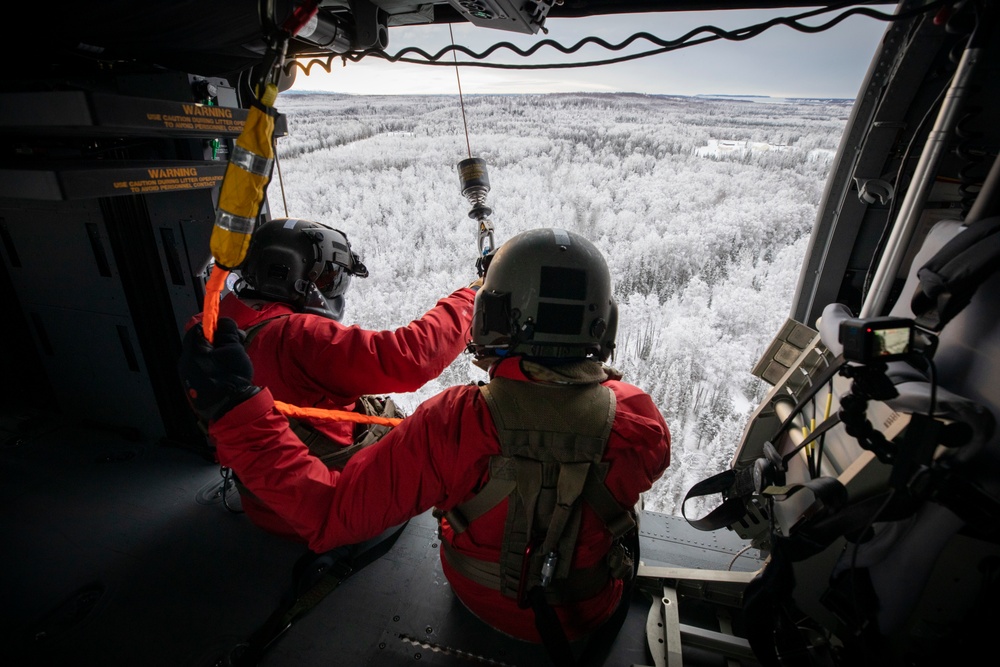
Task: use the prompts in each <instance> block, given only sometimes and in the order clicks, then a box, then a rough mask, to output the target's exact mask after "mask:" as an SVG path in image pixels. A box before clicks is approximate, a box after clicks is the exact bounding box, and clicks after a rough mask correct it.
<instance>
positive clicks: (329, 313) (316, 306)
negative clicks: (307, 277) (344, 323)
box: [302, 283, 347, 322]
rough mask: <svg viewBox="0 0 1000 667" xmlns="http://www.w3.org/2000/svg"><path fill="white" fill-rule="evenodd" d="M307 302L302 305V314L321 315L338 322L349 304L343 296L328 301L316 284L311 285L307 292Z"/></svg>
mask: <svg viewBox="0 0 1000 667" xmlns="http://www.w3.org/2000/svg"><path fill="white" fill-rule="evenodd" d="M305 297H306V298H305V301H304V302H303V304H302V312H303V313H309V314H311V315H319V316H320V317H325V318H327V319H330V320H336V321H337V322H339V321H340V319H341V318H342V317H343V316H344V306H345V305H346V304H347V301H346V299H344V296H343V295H339V296H335V297H333V298H331V299H327V298H326V297H325V296H323V293H322V292H320V291H319V288H318V287H316V284H315V283H309V285H308V286H307V287H306V290H305Z"/></svg>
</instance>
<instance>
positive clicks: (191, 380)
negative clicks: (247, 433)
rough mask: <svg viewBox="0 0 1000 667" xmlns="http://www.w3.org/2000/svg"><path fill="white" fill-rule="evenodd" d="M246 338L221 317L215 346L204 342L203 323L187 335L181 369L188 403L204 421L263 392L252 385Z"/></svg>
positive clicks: (215, 417) (228, 320) (224, 412)
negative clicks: (244, 347) (245, 344)
mask: <svg viewBox="0 0 1000 667" xmlns="http://www.w3.org/2000/svg"><path fill="white" fill-rule="evenodd" d="M243 337H244V334H243V332H242V331H240V330H239V329H238V328H237V327H236V322H235V321H233V320H231V319H230V318H228V317H221V318H219V322H218V326H217V328H216V331H215V345H214V346H213V345H211V344H210V343H209V342H208V341H207V340H205V334H204V333H203V332H202V327H201V324H196V325H195V326H193V327H191V329H190V330H188V332H187V334H186V335H185V336H184V344H183V347H182V349H181V359H180V363H179V364H178V370H179V371H180V376H181V381H182V382H183V383H184V391H185V393H186V394H187V397H188V402H189V403H191V407H192V408H194V411H195V412H196V413H198V416H199V417H201V418H202V419H203V420H206V421H213V420H215V419H218V418H219V417H221V416H222V415H224V414H226V413H227V412H229V410H231V409H232V408H234V407H236V406H237V405H239V404H240V403H242V402H243V401H245V400H246V399H248V398H250V397H251V396H253V395H254V394H256V393H257V392H258V391H260V387H256V386H254V385H253V382H252V380H253V364H252V363H251V362H250V357H249V356H247V352H246V350H245V349H243Z"/></svg>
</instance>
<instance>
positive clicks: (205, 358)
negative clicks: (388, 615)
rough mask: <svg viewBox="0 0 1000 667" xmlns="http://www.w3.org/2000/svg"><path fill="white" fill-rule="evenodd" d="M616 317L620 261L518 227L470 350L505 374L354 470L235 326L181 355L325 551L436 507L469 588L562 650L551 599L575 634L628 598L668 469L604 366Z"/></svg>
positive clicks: (227, 450)
mask: <svg viewBox="0 0 1000 667" xmlns="http://www.w3.org/2000/svg"><path fill="white" fill-rule="evenodd" d="M616 329H617V306H616V303H615V300H614V298H613V296H612V292H611V280H610V275H609V273H608V268H607V264H606V263H605V260H604V258H603V256H602V255H601V254H600V252H599V251H598V250H597V249H596V248H595V247H594V245H593V244H592V243H590V242H589V241H588V240H586V239H585V238H583V237H581V236H579V235H578V234H575V233H573V232H568V231H565V230H562V229H536V230H532V231H529V232H525V233H523V234H519V235H517V236H515V237H513V238H511V239H510V240H509V241H507V242H506V243H505V244H503V245H502V246H501V247H500V248H499V249H498V250H497V252H496V254H495V256H494V257H493V259H492V263H491V264H490V265H489V268H488V271H487V272H486V276H485V281H484V285H483V287H482V288H481V289H480V290H479V291H478V293H477V295H476V298H475V311H474V315H473V323H472V331H471V337H472V345H471V346H470V349H471V350H472V351H473V353H474V355H475V357H476V363H477V364H479V365H481V366H482V367H484V368H487V369H488V372H489V377H490V381H489V382H488V383H485V384H481V385H478V386H477V385H474V384H473V385H466V386H457V387H451V388H449V389H446V390H445V391H443V392H441V393H440V394H438V395H437V396H435V397H433V398H431V399H429V400H427V401H425V402H424V403H423V404H422V405H420V406H419V407H418V408H417V409H416V410H415V411H414V412H413V414H412V415H410V416H408V417H406V418H405V419H404V420H403V422H402V423H401V424H400V425H398V426H396V427H395V428H393V429H392V431H391V432H390V433H389V434H388V435H387V436H386V437H384V438H383V439H382V440H380V441H379V442H378V443H376V444H375V445H373V446H371V447H368V448H365V449H364V450H362V451H361V452H359V453H358V454H356V455H355V456H354V457H353V458H352V459H351V460H350V461H349V462H348V464H347V465H346V467H345V468H344V469H343V470H342V471H336V470H329V469H327V467H326V466H324V465H323V464H322V463H320V462H319V461H318V460H316V459H315V458H314V457H312V456H310V455H309V452H308V450H307V449H306V447H304V446H303V445H302V443H301V442H300V441H299V440H298V438H296V437H294V435H292V433H291V432H290V431H289V430H288V426H287V424H286V420H285V418H284V417H283V416H282V415H281V414H279V413H278V412H276V411H275V409H274V406H273V401H272V392H271V391H270V390H269V388H267V387H265V388H263V389H260V388H259V385H263V384H265V383H264V382H262V381H261V380H262V378H261V376H259V375H254V368H253V367H252V366H251V364H250V363H249V361H248V360H247V359H246V355H245V354H244V353H243V352H242V347H240V345H239V344H238V333H237V332H236V327H235V326H234V323H233V322H232V321H230V320H225V319H223V320H220V321H219V326H218V332H217V334H216V338H215V346H214V347H212V346H210V345H208V344H207V343H206V342H205V340H204V337H203V336H202V335H201V332H200V327H196V328H195V329H194V330H192V331H190V332H189V333H188V335H187V337H186V338H185V342H184V352H183V355H182V359H181V366H180V367H181V376H182V378H183V380H184V382H185V384H186V387H187V389H188V392H189V395H191V396H192V401H193V402H192V404H193V406H194V408H195V409H196V410H197V411H198V412H199V413H200V414H201V415H202V417H203V418H205V419H207V420H208V421H209V423H210V428H209V433H210V436H211V438H212V439H213V441H214V442H215V444H216V446H217V448H218V449H217V451H218V456H219V459H220V461H222V462H223V463H224V464H225V465H228V466H231V467H232V468H233V469H234V470H235V471H237V472H238V473H239V475H240V477H241V479H243V481H244V483H245V484H246V485H247V486H248V487H250V488H251V489H252V490H253V492H254V493H256V494H257V495H259V496H260V497H261V498H263V499H264V500H265V501H266V502H267V503H268V504H269V505H270V506H271V507H273V508H274V509H275V511H276V512H278V513H279V514H280V515H281V516H282V517H283V518H284V519H285V520H286V521H287V522H288V523H289V524H290V525H291V526H292V527H293V528H294V529H295V530H296V531H297V532H298V533H299V534H300V535H301V536H302V537H303V538H305V539H306V540H307V541H308V544H309V547H310V548H311V549H312V550H314V551H317V552H322V551H326V550H329V549H332V548H335V547H337V546H340V545H344V544H351V543H358V542H361V541H363V540H366V539H370V538H372V537H374V536H377V535H379V534H380V533H382V531H384V530H386V529H388V528H390V527H392V526H396V525H399V524H400V523H402V522H404V521H406V520H407V519H409V518H412V517H414V516H416V515H418V514H421V513H423V512H425V511H427V510H430V509H433V510H434V513H435V515H437V516H438V517H439V520H440V525H441V534H442V540H441V542H442V545H441V564H442V568H443V570H444V573H445V575H446V577H447V579H448V581H449V582H450V584H451V586H452V588H453V590H454V592H455V594H456V595H457V596H458V598H459V599H460V600H461V601H462V602H463V603H464V604H465V606H466V607H467V608H468V609H469V610H471V611H472V612H473V613H474V614H475V615H477V616H478V617H479V618H481V619H482V620H484V621H485V622H487V623H489V624H490V625H492V626H493V627H495V628H497V629H499V630H500V631H502V632H504V633H506V634H508V635H512V636H514V637H517V638H520V639H524V640H527V641H533V642H538V641H544V642H545V643H546V646H547V647H548V645H549V638H547V637H545V636H543V635H544V634H545V632H547V631H546V630H545V627H551V623H549V624H548V625H546V624H544V623H542V624H540V623H538V619H539V618H542V617H545V616H546V615H548V617H552V614H551V612H552V611H554V612H555V614H554V617H555V618H557V619H558V622H557V625H558V626H559V628H558V631H559V632H561V633H562V635H563V637H562V639H563V640H567V639H568V640H573V639H574V638H577V637H581V636H583V635H586V634H588V633H591V632H592V631H594V630H595V629H596V628H598V627H599V626H600V625H601V624H602V623H604V622H605V621H606V620H607V619H608V618H609V617H610V616H611V615H612V613H613V612H614V611H615V609H616V607H617V606H618V603H619V600H620V599H621V598H622V592H623V582H626V581H628V580H629V578H630V576H631V575H632V574H633V567H634V563H633V562H631V561H630V558H629V556H630V554H629V553H628V552H627V551H626V550H625V549H624V548H623V546H622V545H623V543H624V542H625V540H626V539H627V538H628V537H629V536H631V537H633V538H634V537H635V536H636V534H637V531H636V527H635V517H636V513H635V511H634V510H635V508H636V506H637V503H638V501H639V500H640V495H641V494H642V493H643V492H645V491H647V490H648V489H649V488H650V487H651V486H652V484H653V482H654V481H656V480H657V479H658V478H659V477H660V475H661V474H663V472H664V470H665V469H666V468H667V466H668V464H669V459H670V432H669V430H668V428H667V425H666V423H665V422H664V419H663V417H662V415H661V413H660V411H659V409H658V408H657V407H656V405H654V403H653V401H652V400H651V398H650V397H649V395H647V394H646V393H644V392H643V391H642V390H640V389H639V388H637V387H635V386H633V385H630V384H627V383H625V382H623V381H622V379H621V375H620V374H619V373H618V372H617V371H616V370H615V369H613V368H612V367H610V366H608V365H606V363H605V362H606V361H607V360H608V358H609V356H610V354H611V352H612V350H613V348H614V340H615V334H616ZM636 543H637V538H636ZM631 555H632V556H633V557H634V556H635V554H634V553H633V554H631ZM522 575H523V576H522ZM623 607H627V605H623Z"/></svg>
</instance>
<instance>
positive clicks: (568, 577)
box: [439, 378, 636, 606]
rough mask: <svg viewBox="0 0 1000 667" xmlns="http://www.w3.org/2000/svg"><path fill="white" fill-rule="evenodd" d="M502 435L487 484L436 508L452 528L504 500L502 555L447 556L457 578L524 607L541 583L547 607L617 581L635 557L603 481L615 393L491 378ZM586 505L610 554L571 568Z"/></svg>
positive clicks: (624, 519) (487, 392)
mask: <svg viewBox="0 0 1000 667" xmlns="http://www.w3.org/2000/svg"><path fill="white" fill-rule="evenodd" d="M480 391H481V392H482V395H483V397H484V398H485V400H486V404H487V405H488V406H489V409H490V413H491V415H492V416H493V423H494V424H495V426H496V429H497V432H498V434H499V439H500V446H501V454H500V455H497V456H494V457H492V458H491V459H490V467H489V481H488V482H487V483H486V484H485V486H483V488H482V489H481V490H480V491H479V493H477V494H476V495H475V496H474V497H473V498H471V499H469V500H468V501H466V502H465V503H462V504H460V505H458V506H457V507H455V508H453V509H452V510H450V511H448V512H444V513H439V516H444V517H445V518H447V519H448V523H449V524H450V525H451V526H452V528H453V529H454V530H455V532H456V533H461V532H463V531H465V530H466V529H467V528H468V526H469V524H470V523H471V522H473V521H475V520H476V519H477V518H478V517H480V516H482V515H483V514H484V513H486V512H487V511H488V510H490V509H491V508H493V507H494V506H496V505H497V504H498V503H500V502H501V501H502V500H503V499H505V498H506V499H507V502H508V506H507V520H506V524H505V526H504V537H503V544H502V547H501V553H500V559H499V562H492V561H484V560H480V559H477V558H474V557H472V556H468V555H465V554H461V553H458V552H457V551H456V550H455V549H453V548H452V547H451V546H450V545H449V544H448V542H446V541H445V542H443V544H444V556H445V558H446V559H447V561H448V563H449V564H450V565H451V566H452V567H453V568H455V570H457V571H458V572H459V573H461V574H462V575H463V576H465V577H467V578H469V579H471V580H473V581H475V582H477V583H479V584H482V585H484V586H487V587H489V588H491V589H493V590H498V591H500V592H501V593H502V594H503V595H504V596H506V597H510V598H515V599H517V600H518V602H519V604H521V605H522V606H526V602H525V597H526V594H527V592H528V591H531V590H532V589H533V588H535V587H536V586H539V585H540V586H542V587H543V589H544V591H545V598H546V600H547V601H548V603H549V604H560V603H566V602H572V601H576V600H584V599H587V598H590V597H593V596H594V595H596V594H597V593H598V592H600V591H601V589H603V588H604V586H605V585H606V584H607V582H608V578H609V576H613V577H616V578H622V577H624V576H626V575H627V574H629V573H631V571H632V563H631V561H630V560H629V559H628V555H627V553H626V552H625V549H624V548H623V547H622V546H621V545H620V543H619V538H621V537H622V536H623V535H625V534H626V533H628V532H629V531H631V530H633V529H634V528H635V527H636V521H635V517H634V515H633V513H632V512H631V511H630V510H628V509H625V508H623V507H622V506H621V505H620V504H619V503H618V501H617V500H616V499H615V498H614V496H613V495H612V494H611V492H610V491H609V490H608V488H607V487H606V486H605V485H604V477H605V475H606V474H607V469H608V464H607V463H604V462H602V460H601V459H602V458H603V456H604V450H605V448H606V446H607V441H608V436H609V435H610V433H611V425H612V423H613V422H614V418H615V395H614V393H613V392H612V391H611V390H610V389H609V388H607V387H605V386H603V385H601V384H597V383H590V384H580V385H546V384H537V383H531V382H519V381H515V380H509V379H505V378H494V379H493V380H492V381H491V382H490V383H489V384H486V385H483V386H481V387H480ZM581 500H582V501H584V502H586V503H587V504H589V505H590V507H591V508H592V509H593V510H594V512H595V513H596V514H597V516H598V517H599V518H600V519H601V521H603V522H604V524H605V526H606V527H607V529H608V531H609V532H610V533H611V535H612V538H613V540H614V546H613V548H612V549H611V551H610V552H609V555H608V558H606V559H604V560H602V561H601V562H599V563H598V564H597V565H595V566H593V567H590V568H586V569H571V568H570V565H571V563H572V559H573V554H574V552H575V549H576V543H577V537H578V534H579V530H580V519H581V507H582V505H581V502H580V501H581Z"/></svg>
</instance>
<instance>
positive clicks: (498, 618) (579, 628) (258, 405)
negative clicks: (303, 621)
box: [209, 357, 670, 642]
mask: <svg viewBox="0 0 1000 667" xmlns="http://www.w3.org/2000/svg"><path fill="white" fill-rule="evenodd" d="M491 374H492V375H493V376H494V377H508V378H512V379H514V380H518V381H529V380H528V379H527V377H526V376H525V375H524V374H523V372H522V371H521V368H520V365H519V363H518V358H517V357H512V358H508V359H506V360H504V361H502V362H500V363H499V364H497V365H496V366H494V368H493V369H492V372H491ZM603 384H604V385H605V386H606V387H609V388H610V389H611V390H612V391H613V392H614V395H615V399H616V402H617V407H616V411H615V416H614V420H613V422H612V427H611V434H610V436H609V438H608V442H607V447H606V449H605V452H604V456H603V461H604V462H607V463H608V464H609V469H608V472H607V476H606V477H605V485H606V486H607V488H608V489H609V490H610V491H611V493H612V494H613V496H614V497H615V499H616V500H617V501H618V502H619V503H620V504H621V505H622V507H624V508H629V507H633V506H634V505H635V504H636V502H637V501H638V499H639V494H640V493H642V492H644V491H646V490H648V489H649V488H650V486H652V484H653V482H654V481H655V480H656V479H657V478H659V477H660V475H661V474H662V473H663V471H664V470H665V469H666V467H667V465H668V464H669V462H670V432H669V430H668V428H667V425H666V423H665V422H664V420H663V417H662V416H661V415H660V412H659V410H658V409H657V408H656V406H655V405H654V404H653V401H652V400H651V399H650V397H649V396H648V395H647V394H645V393H644V392H643V391H641V390H640V389H638V388H637V387H634V386H632V385H630V384H626V383H624V382H621V381H616V380H608V381H605V382H604V383H603ZM209 434H210V436H211V437H212V439H213V441H214V442H215V444H216V446H217V448H218V449H217V452H218V456H219V460H220V462H221V463H222V464H223V465H226V466H229V467H231V468H232V469H233V470H235V471H236V473H237V474H238V475H239V476H240V478H241V479H242V480H243V483H244V484H246V485H247V486H248V487H249V488H250V489H251V490H252V491H253V492H254V493H255V494H257V495H259V496H260V497H261V498H262V499H264V500H265V501H266V502H267V503H268V504H269V505H270V506H271V507H273V508H274V509H275V511H276V512H278V513H279V514H280V515H281V516H282V517H283V518H284V519H285V520H286V521H287V522H288V523H289V524H290V525H291V526H293V527H294V528H295V530H296V531H298V532H299V534H301V535H302V536H303V537H304V538H306V540H307V541H308V544H309V547H310V548H311V549H313V550H314V551H317V552H323V551H326V550H329V549H332V548H335V547H337V546H340V545H344V544H351V543H357V542H361V541H363V540H366V539H369V538H372V537H374V536H376V535H379V534H380V533H381V532H382V531H384V530H386V529H387V528H390V527H392V526H395V525H398V524H400V523H403V522H404V521H406V520H407V519H410V518H412V517H414V516H417V515H418V514H421V513H423V512H425V511H427V510H428V509H431V508H439V509H441V510H445V511H447V510H450V509H453V508H454V507H455V506H456V505H459V504H460V503H462V502H465V501H467V500H468V499H469V498H471V497H472V496H473V495H475V493H476V492H477V491H478V490H479V489H480V488H482V486H483V485H484V484H485V482H486V480H487V479H488V477H489V473H488V471H489V463H490V458H491V457H493V456H495V455H498V454H500V452H501V448H500V444H499V442H498V434H497V430H496V428H495V427H494V425H493V419H492V416H491V413H490V410H489V407H488V405H487V404H486V400H485V399H484V398H483V396H482V394H481V392H480V391H479V388H478V387H477V386H474V385H465V386H458V387H451V388H449V389H446V390H444V391H443V392H441V393H440V394H438V395H437V396H435V397H433V398H431V399H429V400H427V401H425V402H424V403H423V404H421V405H420V406H419V407H418V408H417V409H416V410H415V411H414V413H413V414H412V415H410V416H409V417H407V418H406V419H404V420H403V422H402V423H401V424H400V425H398V426H396V427H395V428H393V430H392V431H391V432H390V433H389V434H388V435H386V436H385V437H384V438H382V439H381V440H380V441H379V442H377V443H376V444H374V445H372V446H370V447H368V448H366V449H363V450H361V451H360V452H359V453H357V454H356V455H355V456H354V457H353V458H352V459H351V460H350V461H349V462H348V463H347V465H346V467H345V468H344V470H343V471H342V472H338V471H336V470H328V469H327V468H326V466H324V465H323V464H322V463H321V462H320V461H319V460H318V459H316V458H314V457H312V456H310V455H309V453H308V450H307V449H306V447H305V446H304V445H302V443H301V442H300V441H299V440H298V438H296V437H295V436H294V434H293V433H291V431H289V430H288V427H287V422H286V420H285V418H284V417H283V416H281V415H280V414H279V413H277V412H276V411H275V410H274V408H273V404H272V402H271V396H270V393H269V392H268V391H267V389H266V388H265V389H264V390H262V391H260V392H259V393H258V394H257V395H255V396H254V397H252V398H250V399H248V400H247V401H245V402H244V403H241V404H239V405H237V406H236V407H235V408H233V409H232V410H231V411H230V412H228V413H227V414H225V415H224V416H223V417H222V418H220V419H219V420H217V421H215V422H213V423H212V424H211V426H210V430H209ZM506 512H507V501H506V500H504V501H502V502H501V503H500V504H499V505H497V506H495V507H493V508H492V509H491V510H489V511H488V512H486V513H485V514H483V515H482V516H480V517H479V518H478V519H476V520H474V521H472V522H471V523H470V524H469V527H468V529H467V530H465V531H464V532H462V533H460V534H456V533H455V531H453V530H452V528H451V526H449V525H448V523H447V520H444V521H443V522H442V538H443V539H442V541H443V542H447V543H448V544H449V545H450V546H451V547H452V548H453V549H454V550H456V551H458V552H459V553H464V554H466V555H469V556H472V557H475V558H479V559H481V560H493V561H496V560H497V559H499V553H500V545H501V543H502V540H503V533H504V522H505V519H506ZM610 547H611V535H610V533H609V532H608V531H607V530H606V528H605V527H604V524H603V523H602V522H601V521H600V519H598V518H597V516H596V514H594V512H593V511H592V510H591V509H590V507H589V505H586V504H584V505H583V517H582V523H581V527H580V531H579V536H578V542H577V546H576V551H575V552H574V554H573V561H572V566H573V567H574V568H587V567H591V566H594V565H595V564H597V563H598V562H599V561H600V559H602V558H604V557H605V555H606V554H607V552H608V550H609V548H610ZM443 548H444V547H443V546H442V549H443ZM442 568H443V570H444V574H445V576H446V577H447V578H448V581H449V583H450V584H451V586H452V588H453V590H454V591H455V594H456V595H457V596H458V598H459V599H460V600H461V601H462V602H463V603H464V604H465V606H466V607H468V608H469V609H470V610H471V611H472V612H473V613H474V614H476V615H477V616H478V617H479V618H481V619H482V620H483V621H485V622H486V623H489V624H490V625H492V626H493V627H495V628H497V629H498V630H500V631H502V632H504V633H507V634H509V635H512V636H514V637H517V638H521V639H525V640H528V641H535V642H537V641H539V640H540V639H539V636H538V632H537V630H536V629H535V625H534V616H533V612H532V610H531V609H530V608H529V609H521V608H519V607H518V605H517V601H516V600H514V599H511V598H507V597H504V596H503V595H502V594H501V593H500V592H499V591H497V590H493V589H491V588H488V587H486V586H483V585H481V584H479V583H476V582H473V581H471V580H469V579H467V578H465V577H464V576H462V575H461V574H459V573H458V572H457V571H455V570H454V569H453V568H452V567H450V566H449V563H448V562H447V561H446V560H445V559H444V555H443V553H442ZM621 595H622V582H621V580H618V579H609V580H608V583H607V585H606V586H604V588H603V589H602V590H600V592H598V593H597V594H596V595H594V596H593V597H591V598H589V599H585V600H582V601H579V602H576V603H572V604H567V605H555V606H554V609H555V610H556V612H557V614H558V615H559V617H560V619H561V621H562V624H563V626H564V627H565V629H566V633H567V636H568V637H569V638H571V639H572V638H574V637H578V636H580V635H582V634H586V633H588V632H590V631H592V630H594V629H596V627H598V626H599V625H600V624H601V623H602V622H603V621H604V620H606V619H607V618H608V617H609V616H610V615H611V613H612V612H613V611H614V609H615V607H616V605H617V603H618V601H619V599H620V598H621Z"/></svg>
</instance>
